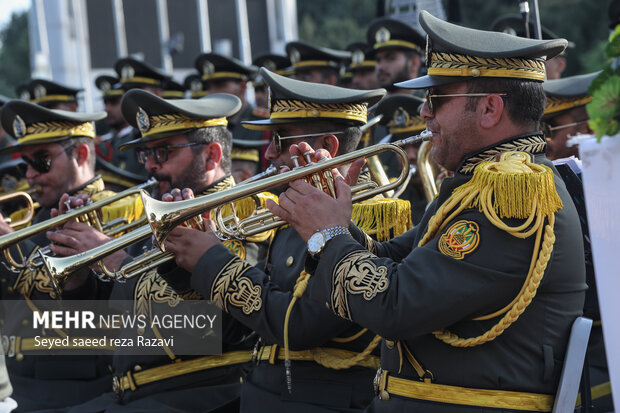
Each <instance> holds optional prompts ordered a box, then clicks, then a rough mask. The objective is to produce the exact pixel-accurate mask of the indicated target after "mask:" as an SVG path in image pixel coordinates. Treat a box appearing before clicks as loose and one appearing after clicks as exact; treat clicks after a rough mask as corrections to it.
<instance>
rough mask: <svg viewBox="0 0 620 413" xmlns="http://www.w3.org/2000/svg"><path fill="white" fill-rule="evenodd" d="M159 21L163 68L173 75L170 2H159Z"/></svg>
mask: <svg viewBox="0 0 620 413" xmlns="http://www.w3.org/2000/svg"><path fill="white" fill-rule="evenodd" d="M157 20H158V23H159V42H160V44H161V67H162V69H163V70H164V72H166V73H169V74H172V56H171V55H170V25H169V24H168V0H157Z"/></svg>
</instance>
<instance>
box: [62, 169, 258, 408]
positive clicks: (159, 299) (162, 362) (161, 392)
mask: <svg viewBox="0 0 620 413" xmlns="http://www.w3.org/2000/svg"><path fill="white" fill-rule="evenodd" d="M231 184H232V178H230V177H227V178H225V179H223V180H220V181H218V182H216V183H214V184H213V185H212V186H210V187H208V188H206V189H205V190H203V191H202V192H201V193H202V195H204V194H208V193H211V192H215V191H216V190H215V189H214V188H216V187H217V188H218V189H217V190H220V189H226V188H227V187H229V186H230V185H231ZM150 248H152V244H151V240H148V241H146V242H144V243H142V244H140V245H134V246H132V247H131V249H130V251H129V253H130V255H133V256H137V255H139V254H140V253H141V252H142V250H145V249H150ZM226 251H228V250H227V249H226ZM243 251H244V253H245V256H246V259H248V260H250V261H251V262H257V261H258V260H260V259H261V258H263V259H264V254H265V250H264V249H263V248H262V246H261V245H259V244H254V243H245V244H244V247H243ZM131 260H132V258H129V259H127V260H125V263H128V262H130V261H131ZM190 275H191V274H190V273H188V272H187V271H185V270H183V269H181V268H179V267H177V266H176V265H175V264H174V262H170V263H166V264H163V265H160V266H159V267H158V268H157V269H155V270H151V271H148V272H146V273H143V274H141V275H138V276H136V277H135V278H131V279H129V280H128V281H127V282H125V283H115V284H114V288H113V291H112V294H111V296H110V299H111V300H133V301H134V302H135V303H138V302H139V301H142V302H143V303H144V304H147V303H148V304H147V305H136V307H137V308H149V307H151V306H168V305H169V303H170V302H174V301H175V300H179V299H188V300H200V299H203V297H202V296H201V295H200V294H198V293H197V292H196V291H194V290H193V289H192V288H191V286H190ZM137 311H139V310H137ZM152 311H153V313H156V312H159V313H160V314H162V312H161V310H155V309H153V310H152ZM222 315H223V318H222V352H223V353H227V352H230V351H237V350H245V351H247V353H248V359H249V354H250V353H251V351H252V344H253V340H250V339H249V337H250V336H251V331H250V330H249V329H247V328H246V327H244V326H242V325H241V324H240V323H238V322H236V321H235V320H234V319H232V318H231V317H230V316H228V315H226V314H222ZM147 333H148V332H147ZM175 335H176V334H175ZM178 339H179V337H177V340H178ZM198 357H200V356H183V355H177V354H174V355H173V357H170V356H167V355H138V356H128V355H122V354H117V353H115V354H114V357H113V363H112V364H113V370H114V375H115V376H116V377H117V378H120V377H122V376H124V375H126V374H127V373H128V372H132V373H135V372H138V371H146V370H148V369H150V368H154V367H160V366H166V365H167V366H169V367H170V369H171V370H172V371H174V369H175V363H176V362H178V361H181V360H191V359H195V358H198ZM213 357H217V356H213ZM246 370H247V363H243V364H232V365H227V366H221V367H215V368H210V369H204V370H200V371H197V372H193V373H189V374H183V375H178V376H176V377H172V378H168V379H163V380H157V381H154V382H152V383H147V384H145V385H143V386H138V387H137V388H136V390H134V391H131V390H124V391H121V390H119V389H116V390H115V391H114V392H109V393H107V394H104V395H102V396H100V397H98V398H96V399H94V400H91V401H89V402H87V403H84V404H83V405H80V406H76V407H74V408H73V409H71V410H70V412H72V413H74V412H82V413H85V412H93V413H94V412H104V411H105V412H121V411H122V412H134V411H149V412H161V413H169V412H198V411H199V412H229V411H231V412H234V411H237V410H238V402H239V401H238V399H239V391H240V378H241V377H242V376H243V375H244V372H245V371H246ZM111 385H112V381H111V379H110V386H111Z"/></svg>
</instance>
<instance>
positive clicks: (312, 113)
mask: <svg viewBox="0 0 620 413" xmlns="http://www.w3.org/2000/svg"><path fill="white" fill-rule="evenodd" d="M310 114H311V115H312V116H314V117H315V118H316V117H317V116H319V114H320V112H319V110H318V109H312V110H311V111H310Z"/></svg>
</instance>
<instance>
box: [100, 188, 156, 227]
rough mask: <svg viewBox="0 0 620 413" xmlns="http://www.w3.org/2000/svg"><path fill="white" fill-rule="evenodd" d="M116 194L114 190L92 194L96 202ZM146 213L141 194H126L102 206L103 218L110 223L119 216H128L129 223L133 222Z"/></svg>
mask: <svg viewBox="0 0 620 413" xmlns="http://www.w3.org/2000/svg"><path fill="white" fill-rule="evenodd" d="M112 195H114V192H112V191H107V190H106V191H101V192H97V193H96V194H94V195H93V196H92V200H93V201H94V202H96V201H99V200H102V199H105V198H108V197H110V196H112ZM142 215H144V206H143V205H142V199H141V198H140V195H139V194H135V195H130V196H126V197H124V198H122V199H119V200H118V201H115V202H112V203H111V204H108V205H106V206H104V207H102V208H101V220H102V221H103V223H109V222H111V221H114V220H115V219H119V218H123V217H124V218H126V219H127V223H130V222H133V221H135V220H136V219H138V218H140V217H141V216H142Z"/></svg>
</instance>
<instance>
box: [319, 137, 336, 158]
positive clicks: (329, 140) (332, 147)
mask: <svg viewBox="0 0 620 413" xmlns="http://www.w3.org/2000/svg"><path fill="white" fill-rule="evenodd" d="M317 143H318V144H319V145H317V147H315V148H314V149H319V148H323V149H325V150H327V152H329V154H330V155H331V156H332V158H334V157H335V156H336V154H337V153H338V148H339V147H340V142H339V141H338V138H336V136H335V135H332V134H327V135H323V136H321V137H320V138H319V141H318V142H317Z"/></svg>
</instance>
